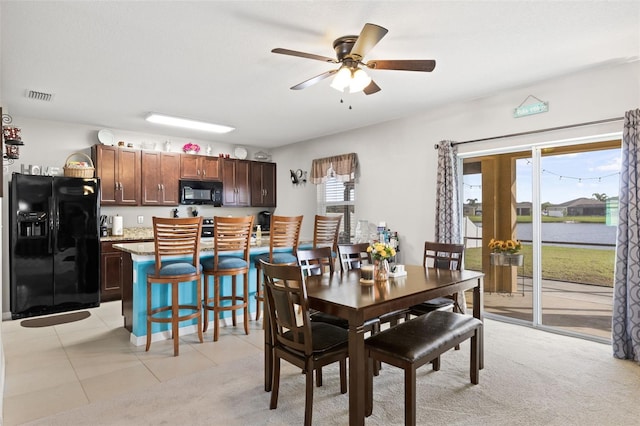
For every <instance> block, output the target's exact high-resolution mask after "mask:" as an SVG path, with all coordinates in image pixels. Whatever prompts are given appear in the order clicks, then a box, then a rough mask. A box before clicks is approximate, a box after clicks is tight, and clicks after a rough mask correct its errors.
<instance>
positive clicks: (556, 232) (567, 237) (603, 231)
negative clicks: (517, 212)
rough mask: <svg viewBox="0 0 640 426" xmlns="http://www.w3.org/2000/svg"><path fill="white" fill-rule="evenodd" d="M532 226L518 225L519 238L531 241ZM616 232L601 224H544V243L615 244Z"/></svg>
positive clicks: (614, 228)
mask: <svg viewBox="0 0 640 426" xmlns="http://www.w3.org/2000/svg"><path fill="white" fill-rule="evenodd" d="M532 226H533V225H532V224H531V223H518V224H517V227H516V235H517V238H518V239H520V240H529V241H531V240H532V235H533V232H532ZM616 231H617V227H616V226H610V225H605V224H601V223H543V224H542V241H544V242H554V241H555V242H576V243H584V244H615V243H616Z"/></svg>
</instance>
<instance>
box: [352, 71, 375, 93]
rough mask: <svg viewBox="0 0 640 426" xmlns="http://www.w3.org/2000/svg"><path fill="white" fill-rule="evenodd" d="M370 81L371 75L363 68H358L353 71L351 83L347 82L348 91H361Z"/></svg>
mask: <svg viewBox="0 0 640 426" xmlns="http://www.w3.org/2000/svg"><path fill="white" fill-rule="evenodd" d="M369 83H371V77H369V76H368V75H367V73H366V72H364V70H362V69H360V68H358V69H356V70H355V71H354V73H353V78H352V79H351V84H349V92H351V93H356V92H361V91H362V90H363V89H364V88H365V87H367V86H368V85H369Z"/></svg>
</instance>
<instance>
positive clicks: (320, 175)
mask: <svg viewBox="0 0 640 426" xmlns="http://www.w3.org/2000/svg"><path fill="white" fill-rule="evenodd" d="M357 169H358V156H357V155H356V154H355V153H351V154H342V155H336V156H333V157H325V158H317V159H315V160H313V162H312V163H311V183H314V184H316V185H317V184H320V183H324V182H326V181H327V178H328V177H335V178H336V179H337V180H339V181H340V182H348V181H350V180H353V179H355V177H356V171H357Z"/></svg>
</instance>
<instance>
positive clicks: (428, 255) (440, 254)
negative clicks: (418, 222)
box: [409, 241, 464, 316]
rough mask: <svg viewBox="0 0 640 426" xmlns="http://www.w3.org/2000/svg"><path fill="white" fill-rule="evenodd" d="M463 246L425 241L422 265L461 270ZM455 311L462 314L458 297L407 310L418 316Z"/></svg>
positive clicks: (448, 297)
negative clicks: (434, 312)
mask: <svg viewBox="0 0 640 426" xmlns="http://www.w3.org/2000/svg"><path fill="white" fill-rule="evenodd" d="M463 256H464V244H447V243H436V242H431V241H425V243H424V256H423V261H422V265H423V266H424V267H425V268H437V269H450V270H455V271H461V270H462V258H463ZM454 309H455V310H456V311H457V312H462V313H464V310H462V308H461V306H460V305H459V304H458V295H457V294H452V295H450V296H447V297H438V298H435V299H431V300H427V301H426V302H422V303H420V304H417V305H414V306H412V307H411V308H409V314H410V315H414V316H418V315H424V314H426V313H428V312H431V311H435V310H454Z"/></svg>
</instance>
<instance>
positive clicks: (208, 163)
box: [180, 154, 221, 181]
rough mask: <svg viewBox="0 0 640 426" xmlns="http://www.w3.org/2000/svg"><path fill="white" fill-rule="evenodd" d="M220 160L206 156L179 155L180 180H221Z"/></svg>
mask: <svg viewBox="0 0 640 426" xmlns="http://www.w3.org/2000/svg"><path fill="white" fill-rule="evenodd" d="M220 161H221V160H220V158H219V157H211V156H208V155H191V154H181V155H180V178H181V179H189V180H216V181H219V180H221V176H220Z"/></svg>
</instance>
